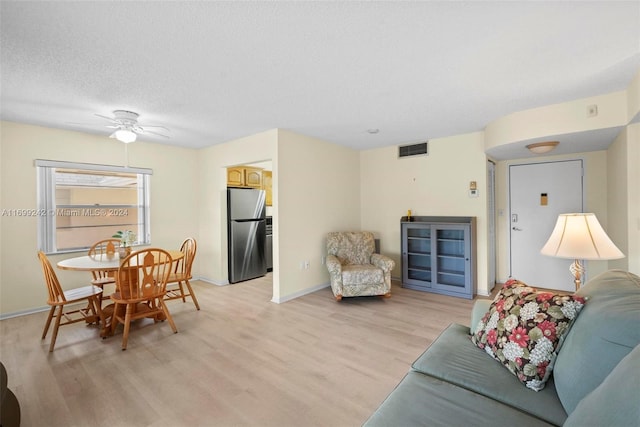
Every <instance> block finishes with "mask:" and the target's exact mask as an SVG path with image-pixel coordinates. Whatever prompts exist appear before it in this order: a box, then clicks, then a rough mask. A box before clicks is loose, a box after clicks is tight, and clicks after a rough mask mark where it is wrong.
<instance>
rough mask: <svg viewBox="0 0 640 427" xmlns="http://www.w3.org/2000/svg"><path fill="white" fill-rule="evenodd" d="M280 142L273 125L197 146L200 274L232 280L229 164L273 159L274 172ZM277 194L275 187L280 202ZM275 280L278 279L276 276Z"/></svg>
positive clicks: (219, 280) (219, 281)
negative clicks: (251, 132) (240, 135)
mask: <svg viewBox="0 0 640 427" xmlns="http://www.w3.org/2000/svg"><path fill="white" fill-rule="evenodd" d="M277 142H278V131H277V130H275V129H274V130H270V131H266V132H261V133H258V134H255V135H250V136H247V137H244V138H240V139H237V140H234V141H230V142H227V143H224V144H218V145H213V146H211V147H207V148H203V149H201V150H198V154H197V159H198V161H197V170H198V182H199V183H200V187H199V193H198V200H200V207H199V210H198V212H197V222H198V225H199V234H200V241H199V244H198V256H197V257H196V261H197V262H198V267H199V270H198V271H199V273H200V274H199V276H198V277H201V278H202V279H204V280H207V281H210V282H213V283H216V284H219V285H221V284H228V283H229V281H228V276H227V260H228V256H227V174H226V168H227V167H228V166H236V165H243V164H248V163H256V162H262V161H268V160H272V159H273V162H272V164H273V165H274V175H275V174H276V173H275V168H276V167H277V166H276V165H277V161H276V157H277ZM276 194H277V191H276V190H275V189H274V204H277V195H276ZM275 246H276V243H275V242H274V247H275ZM274 250H275V249H274ZM274 276H275V275H274ZM274 282H277V280H276V278H275V277H274Z"/></svg>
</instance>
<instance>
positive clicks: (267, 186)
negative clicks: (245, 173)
mask: <svg viewBox="0 0 640 427" xmlns="http://www.w3.org/2000/svg"><path fill="white" fill-rule="evenodd" d="M271 178H272V172H271V171H265V170H263V171H262V189H263V190H264V193H265V202H266V205H267V206H273V201H272V194H273V192H272V187H271Z"/></svg>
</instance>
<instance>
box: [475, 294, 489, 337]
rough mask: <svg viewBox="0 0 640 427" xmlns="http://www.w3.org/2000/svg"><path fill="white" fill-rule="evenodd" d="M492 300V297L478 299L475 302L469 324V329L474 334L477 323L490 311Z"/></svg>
mask: <svg viewBox="0 0 640 427" xmlns="http://www.w3.org/2000/svg"><path fill="white" fill-rule="evenodd" d="M491 302H492V301H491V300H490V299H477V300H476V301H475V303H474V304H473V309H471V323H470V324H469V329H470V330H471V333H472V334H473V333H474V332H475V331H476V325H477V324H478V322H479V321H480V319H482V317H483V316H484V315H485V314H486V313H487V311H489V306H490V305H491Z"/></svg>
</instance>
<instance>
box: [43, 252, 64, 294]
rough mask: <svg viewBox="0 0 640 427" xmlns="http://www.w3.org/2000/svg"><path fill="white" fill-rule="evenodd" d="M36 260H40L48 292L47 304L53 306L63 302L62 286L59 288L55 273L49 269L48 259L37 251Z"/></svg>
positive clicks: (51, 268)
mask: <svg viewBox="0 0 640 427" xmlns="http://www.w3.org/2000/svg"><path fill="white" fill-rule="evenodd" d="M38 259H40V265H41V266H42V274H44V281H45V283H46V284H47V291H48V292H49V299H48V300H47V304H49V305H54V304H58V303H61V302H65V301H66V299H65V297H64V291H63V290H62V286H60V282H59V281H58V276H56V272H55V271H54V270H53V267H51V263H50V262H49V258H47V256H46V255H45V254H44V252H42V251H38Z"/></svg>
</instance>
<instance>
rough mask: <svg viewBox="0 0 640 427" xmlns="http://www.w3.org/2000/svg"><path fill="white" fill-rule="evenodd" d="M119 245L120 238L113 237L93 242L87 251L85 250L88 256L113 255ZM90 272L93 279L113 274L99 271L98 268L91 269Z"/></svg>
mask: <svg viewBox="0 0 640 427" xmlns="http://www.w3.org/2000/svg"><path fill="white" fill-rule="evenodd" d="M119 247H120V239H115V238H113V239H104V240H100V241H99V242H96V243H94V244H93V246H91V247H90V248H89V252H87V255H89V256H95V255H114V256H115V254H116V252H117V251H118V248H119ZM91 274H92V275H93V278H94V279H101V278H105V277H110V276H113V273H112V272H107V271H99V270H93V271H91Z"/></svg>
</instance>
